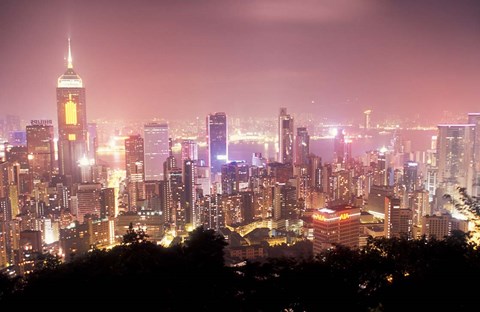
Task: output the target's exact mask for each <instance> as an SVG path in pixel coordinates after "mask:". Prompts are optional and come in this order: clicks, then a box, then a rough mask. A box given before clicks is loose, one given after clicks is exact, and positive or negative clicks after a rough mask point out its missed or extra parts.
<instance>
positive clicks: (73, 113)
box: [65, 94, 77, 125]
mask: <svg viewBox="0 0 480 312" xmlns="http://www.w3.org/2000/svg"><path fill="white" fill-rule="evenodd" d="M65 123H66V124H67V125H76V124H77V104H75V102H74V101H73V100H72V95H71V94H69V95H68V101H67V102H66V103H65Z"/></svg>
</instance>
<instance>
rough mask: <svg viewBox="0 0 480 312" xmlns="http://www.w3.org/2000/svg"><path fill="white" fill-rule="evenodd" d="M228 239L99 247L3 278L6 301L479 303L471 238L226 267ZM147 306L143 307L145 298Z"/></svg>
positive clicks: (430, 306) (262, 305)
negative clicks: (64, 261) (23, 274)
mask: <svg viewBox="0 0 480 312" xmlns="http://www.w3.org/2000/svg"><path fill="white" fill-rule="evenodd" d="M224 247H225V241H224V240H223V238H222V237H220V236H218V235H216V234H215V232H213V231H211V230H203V229H202V228H198V229H196V230H195V231H194V232H192V234H191V236H190V238H189V239H188V240H187V242H186V243H185V244H184V245H176V246H173V247H169V248H164V247H160V246H156V245H153V244H151V243H149V242H147V241H141V242H134V243H129V244H124V245H122V246H118V247H115V248H113V249H112V250H110V251H104V250H102V251H100V250H96V251H94V252H91V253H89V254H88V255H86V256H84V257H78V258H77V259H75V260H74V261H73V262H71V263H67V264H62V265H60V266H58V267H57V268H45V269H43V270H41V271H38V272H36V273H34V274H32V275H30V276H29V277H28V278H27V279H25V280H20V281H16V282H15V281H11V280H8V279H5V278H0V298H1V299H0V303H2V301H3V303H5V304H9V303H18V302H23V303H25V302H31V303H35V304H37V303H39V302H55V303H59V304H62V303H73V302H78V303H84V304H94V305H96V304H108V305H109V306H110V307H117V306H118V307H125V306H127V305H135V306H137V307H142V306H144V304H147V303H148V304H151V303H153V304H156V305H157V306H158V310H161V311H185V310H195V311H333V310H335V311H345V310H346V311H372V310H376V311H399V310H404V311H418V310H429V311H467V310H471V309H475V308H476V305H477V304H476V302H475V300H476V293H477V291H476V288H475V287H470V286H469V285H471V283H476V282H477V281H478V280H479V278H480V254H479V252H478V250H477V246H476V245H474V244H472V243H469V242H468V240H467V238H466V237H465V235H460V234H458V235H454V236H452V237H450V238H447V239H446V240H441V241H440V240H426V239H420V240H406V239H402V238H393V239H372V240H370V241H369V243H368V245H367V246H366V247H365V248H364V249H362V250H360V251H356V250H350V249H348V248H344V247H341V246H339V247H337V248H336V249H333V250H328V251H325V252H323V253H321V254H319V255H317V256H316V257H315V258H310V259H305V258H302V259H293V258H275V259H269V260H268V261H265V262H261V263H260V262H248V263H247V264H246V265H244V266H240V267H227V266H225V265H224V262H223V249H224ZM145 306H146V305H145Z"/></svg>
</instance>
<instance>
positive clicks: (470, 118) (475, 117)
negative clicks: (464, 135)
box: [468, 113, 480, 196]
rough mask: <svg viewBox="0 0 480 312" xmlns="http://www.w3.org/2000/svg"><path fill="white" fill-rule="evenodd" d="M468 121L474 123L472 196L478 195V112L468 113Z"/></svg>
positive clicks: (479, 151)
mask: <svg viewBox="0 0 480 312" xmlns="http://www.w3.org/2000/svg"><path fill="white" fill-rule="evenodd" d="M468 123H469V124H473V125H475V143H474V148H473V158H474V164H475V165H474V168H473V169H474V177H473V189H472V194H471V195H472V196H480V113H469V114H468Z"/></svg>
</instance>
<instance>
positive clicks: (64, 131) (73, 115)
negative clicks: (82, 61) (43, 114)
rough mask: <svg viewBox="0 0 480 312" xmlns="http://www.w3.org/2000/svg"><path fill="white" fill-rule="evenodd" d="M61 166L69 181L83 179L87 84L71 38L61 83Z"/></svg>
mask: <svg viewBox="0 0 480 312" xmlns="http://www.w3.org/2000/svg"><path fill="white" fill-rule="evenodd" d="M57 116H58V165H59V170H60V174H62V175H65V177H66V179H67V184H69V185H71V184H72V183H77V182H80V181H81V175H80V168H79V166H78V164H79V162H80V160H81V159H82V158H84V157H87V156H88V155H87V111H86V103H85V87H84V85H83V81H82V79H81V78H80V76H79V75H77V73H76V72H75V71H74V70H73V64H72V50H71V48H70V39H69V41H68V66H67V71H66V72H65V73H64V74H63V75H61V76H60V77H59V78H58V83H57Z"/></svg>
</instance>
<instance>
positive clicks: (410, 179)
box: [403, 161, 418, 193]
mask: <svg viewBox="0 0 480 312" xmlns="http://www.w3.org/2000/svg"><path fill="white" fill-rule="evenodd" d="M417 175H418V163H416V162H414V161H408V162H406V163H405V165H404V166H403V184H404V185H405V190H406V191H407V193H412V192H414V191H416V190H417Z"/></svg>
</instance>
